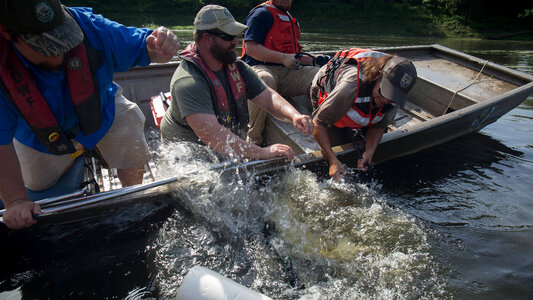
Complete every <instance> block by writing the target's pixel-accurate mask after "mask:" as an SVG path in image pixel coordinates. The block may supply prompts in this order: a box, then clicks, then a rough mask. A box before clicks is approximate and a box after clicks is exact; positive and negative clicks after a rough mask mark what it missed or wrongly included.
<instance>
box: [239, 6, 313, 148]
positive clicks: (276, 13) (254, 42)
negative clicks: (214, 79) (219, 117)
mask: <svg viewBox="0 0 533 300" xmlns="http://www.w3.org/2000/svg"><path fill="white" fill-rule="evenodd" d="M291 5H292V0H271V1H266V2H264V3H262V4H260V5H258V6H256V7H255V8H253V9H252V10H251V11H250V13H249V14H248V17H246V21H245V23H246V25H247V26H248V29H247V30H246V31H245V32H244V38H243V48H242V51H243V52H242V60H243V61H244V62H245V63H247V64H248V65H250V66H252V68H253V69H254V70H255V71H256V72H257V74H258V75H259V77H260V78H261V79H262V80H263V81H264V82H265V83H266V84H267V85H268V86H269V87H271V88H272V89H274V90H276V91H277V92H278V93H280V94H281V95H282V96H283V97H286V98H287V97H293V96H298V95H307V94H308V93H309V88H310V86H311V81H312V80H313V77H314V76H315V74H316V72H317V71H318V67H315V66H313V65H314V64H315V62H314V58H313V57H311V56H307V55H302V56H299V55H296V54H299V53H300V52H301V51H302V47H301V46H300V44H299V43H298V40H299V37H300V27H299V25H298V22H296V19H294V18H293V17H292V16H291V14H290V13H289V9H290V8H291ZM249 109H250V123H249V130H248V140H249V141H251V142H252V143H255V144H261V143H262V142H263V129H264V125H265V118H266V113H265V112H264V111H263V110H261V108H260V107H259V106H258V105H257V104H255V103H253V102H249Z"/></svg>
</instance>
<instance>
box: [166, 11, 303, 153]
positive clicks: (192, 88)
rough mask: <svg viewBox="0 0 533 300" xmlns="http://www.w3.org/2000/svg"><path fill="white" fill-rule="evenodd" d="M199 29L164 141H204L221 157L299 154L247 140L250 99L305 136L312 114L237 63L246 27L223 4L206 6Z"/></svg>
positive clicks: (177, 83) (175, 82) (178, 77)
mask: <svg viewBox="0 0 533 300" xmlns="http://www.w3.org/2000/svg"><path fill="white" fill-rule="evenodd" d="M194 26H195V31H194V40H195V43H193V44H191V45H189V46H188V47H187V48H186V49H185V50H184V51H182V52H181V53H180V56H181V58H182V59H183V62H182V63H181V64H180V66H179V67H178V69H177V70H176V72H175V73H174V76H173V77H172V81H171V105H170V107H169V109H168V110H167V112H166V114H165V117H164V118H163V120H162V123H161V134H162V138H163V141H164V142H171V141H176V140H186V141H194V142H202V143H204V144H206V145H208V146H210V147H211V148H213V149H214V150H216V151H217V152H219V153H221V154H235V155H236V156H239V157H244V158H249V159H268V158H272V157H276V156H284V157H287V158H289V159H292V158H293V156H294V152H293V150H292V149H291V148H290V147H289V146H287V145H283V144H275V145H271V146H266V147H260V146H257V145H255V144H252V143H249V142H247V141H246V140H244V139H243V138H244V137H245V133H246V126H247V123H248V109H247V101H246V99H250V100H252V101H255V102H256V103H258V104H259V105H260V106H261V107H262V108H263V109H265V110H266V111H268V112H269V113H271V114H272V115H273V116H274V117H276V118H278V119H281V120H284V121H287V122H292V123H293V125H294V126H295V127H296V128H297V129H299V130H300V131H302V132H303V133H305V134H310V133H311V131H312V121H311V118H310V117H309V116H305V115H302V114H300V113H299V112H298V111H297V110H296V109H294V108H293V107H292V106H291V105H290V104H289V103H288V102H287V101H286V100H285V99H284V98H283V97H281V96H280V95H279V94H278V93H277V92H275V91H274V90H272V89H271V88H269V87H267V86H266V85H265V84H264V83H263V82H262V81H261V80H260V79H259V77H258V76H257V75H256V74H255V73H254V71H253V70H252V69H251V68H250V67H249V66H248V65H246V64H245V63H243V62H241V61H240V60H236V53H235V46H236V44H237V39H236V36H237V35H238V34H240V33H242V31H244V30H245V29H246V26H245V25H243V24H241V23H238V22H236V21H235V19H234V18H233V16H232V15H231V14H230V12H229V11H228V10H227V9H226V8H224V7H222V6H219V5H207V6H204V7H203V8H202V9H201V10H200V11H199V12H198V14H197V16H196V18H195V20H194Z"/></svg>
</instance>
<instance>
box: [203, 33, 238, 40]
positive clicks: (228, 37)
mask: <svg viewBox="0 0 533 300" xmlns="http://www.w3.org/2000/svg"><path fill="white" fill-rule="evenodd" d="M206 32H207V33H209V34H210V35H214V36H218V37H219V38H221V39H223V40H226V41H233V39H234V38H235V36H234V35H230V34H227V33H224V32H219V31H206Z"/></svg>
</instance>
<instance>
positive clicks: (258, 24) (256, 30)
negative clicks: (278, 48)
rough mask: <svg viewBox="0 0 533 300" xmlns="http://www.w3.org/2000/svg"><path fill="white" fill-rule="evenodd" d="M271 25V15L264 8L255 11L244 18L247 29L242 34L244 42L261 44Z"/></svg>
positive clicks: (272, 20)
mask: <svg viewBox="0 0 533 300" xmlns="http://www.w3.org/2000/svg"><path fill="white" fill-rule="evenodd" d="M272 24H274V19H273V17H272V14H271V13H270V12H269V11H268V10H267V9H266V8H265V7H260V8H257V9H255V10H254V11H253V12H252V13H251V14H250V15H249V16H248V17H247V18H246V26H248V29H247V30H246V31H245V32H244V40H245V41H256V42H258V43H260V44H263V42H264V41H265V38H266V35H267V33H268V31H269V30H270V28H271V27H272Z"/></svg>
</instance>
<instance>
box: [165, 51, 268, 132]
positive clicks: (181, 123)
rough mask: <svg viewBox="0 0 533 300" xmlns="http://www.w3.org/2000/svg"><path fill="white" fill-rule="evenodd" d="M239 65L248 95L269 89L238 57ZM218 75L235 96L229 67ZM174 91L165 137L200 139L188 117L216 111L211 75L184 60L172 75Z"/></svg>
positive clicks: (248, 96) (250, 97) (227, 92)
mask: <svg viewBox="0 0 533 300" xmlns="http://www.w3.org/2000/svg"><path fill="white" fill-rule="evenodd" d="M237 68H238V69H239V72H240V73H241V76H242V79H243V81H244V86H245V94H246V98H247V99H253V98H255V97H257V96H258V95H259V94H261V93H262V92H263V91H264V90H265V89H266V85H265V83H264V82H263V81H262V80H261V79H260V78H259V77H258V76H257V74H256V73H255V71H254V70H253V69H252V68H251V67H250V66H248V65H247V64H245V63H244V62H242V61H240V60H237ZM215 75H216V76H217V78H218V79H219V80H220V82H221V83H222V86H223V87H224V90H225V91H226V95H228V100H229V101H232V100H234V99H233V94H232V93H231V87H230V85H229V81H228V78H227V74H226V71H225V69H224V68H222V69H221V70H220V71H218V72H215ZM170 91H171V95H172V96H171V103H170V107H169V108H168V110H167V112H166V114H165V117H164V118H163V120H162V123H161V134H162V138H163V140H188V141H194V142H198V137H197V136H196V135H195V134H194V132H193V131H192V130H191V129H190V128H188V124H187V121H186V119H185V117H186V116H188V115H191V114H212V115H214V114H215V109H214V108H213V100H212V99H211V88H210V86H209V81H208V79H207V78H206V77H205V76H204V75H203V73H202V72H201V71H200V70H199V69H198V68H197V67H196V66H195V65H193V64H192V63H190V62H183V63H181V64H180V66H179V67H178V68H177V69H176V71H175V72H174V75H173V76H172V80H171V82H170Z"/></svg>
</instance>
